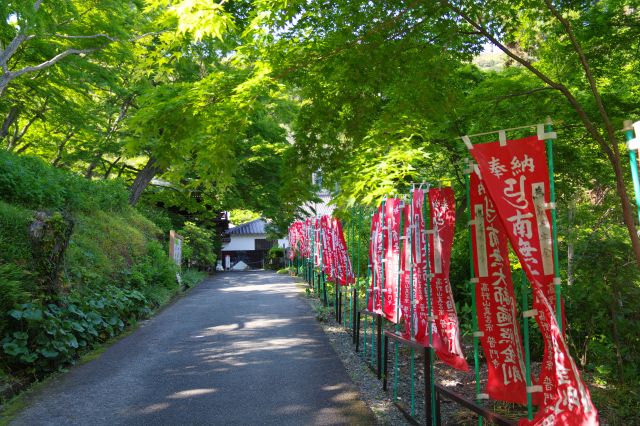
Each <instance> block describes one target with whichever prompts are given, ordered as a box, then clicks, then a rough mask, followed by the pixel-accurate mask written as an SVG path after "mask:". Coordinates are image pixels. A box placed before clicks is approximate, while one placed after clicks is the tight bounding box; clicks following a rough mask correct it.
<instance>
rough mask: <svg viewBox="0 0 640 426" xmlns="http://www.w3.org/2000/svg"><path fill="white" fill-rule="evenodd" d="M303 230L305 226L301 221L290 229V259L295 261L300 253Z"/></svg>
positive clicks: (294, 223)
mask: <svg viewBox="0 0 640 426" xmlns="http://www.w3.org/2000/svg"><path fill="white" fill-rule="evenodd" d="M302 228H303V224H302V222H301V221H299V220H298V221H296V222H293V223H292V224H291V226H290V227H289V246H290V247H291V250H290V251H289V259H291V260H293V259H295V257H296V252H298V253H300V246H299V244H300V240H301V238H302Z"/></svg>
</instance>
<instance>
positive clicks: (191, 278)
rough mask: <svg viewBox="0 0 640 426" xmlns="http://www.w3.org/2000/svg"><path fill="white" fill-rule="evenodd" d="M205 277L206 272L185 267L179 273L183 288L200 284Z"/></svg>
mask: <svg viewBox="0 0 640 426" xmlns="http://www.w3.org/2000/svg"><path fill="white" fill-rule="evenodd" d="M206 277H207V273H206V272H202V271H198V270H195V269H187V270H185V271H183V272H182V273H181V274H180V278H181V279H182V285H183V286H184V288H192V287H195V286H196V285H198V284H200V283H201V282H202V281H203V280H204V279H205V278H206Z"/></svg>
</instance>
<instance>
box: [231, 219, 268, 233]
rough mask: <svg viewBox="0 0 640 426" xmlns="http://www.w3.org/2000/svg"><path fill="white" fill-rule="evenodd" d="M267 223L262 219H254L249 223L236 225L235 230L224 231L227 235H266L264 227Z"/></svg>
mask: <svg viewBox="0 0 640 426" xmlns="http://www.w3.org/2000/svg"><path fill="white" fill-rule="evenodd" d="M266 225H267V223H266V222H265V221H264V219H256V220H252V221H251V222H247V223H243V224H242V225H238V226H236V227H235V228H231V229H228V230H227V231H226V234H227V235H255V234H266V231H265V226H266Z"/></svg>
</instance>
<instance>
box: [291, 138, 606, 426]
mask: <svg viewBox="0 0 640 426" xmlns="http://www.w3.org/2000/svg"><path fill="white" fill-rule="evenodd" d="M470 152H471V154H472V155H473V157H474V159H475V161H476V162H477V166H476V168H475V172H474V173H472V174H471V177H470V194H469V197H470V199H469V201H470V205H471V223H470V225H471V229H470V232H471V238H472V248H473V250H472V252H473V258H474V277H475V278H474V279H473V280H472V283H473V284H474V285H475V296H476V312H477V319H478V332H477V336H478V337H479V339H480V342H481V344H482V348H483V351H484V354H485V358H486V360H487V366H488V380H487V387H486V393H487V394H488V395H489V397H491V398H492V399H496V400H503V401H508V402H514V403H520V404H526V402H527V393H530V394H531V396H532V401H533V403H534V404H535V405H538V406H539V407H540V409H539V410H538V413H537V415H536V416H535V418H534V419H533V420H532V421H529V420H526V419H525V420H521V424H523V425H556V424H558V425H559V424H562V425H594V424H598V420H597V411H596V409H595V407H594V406H593V404H592V403H591V399H590V395H589V391H588V389H587V388H586V386H585V384H584V382H583V381H582V379H581V378H580V375H579V372H578V369H577V367H576V365H575V362H574V361H573V359H572V358H571V356H570V354H569V350H568V347H567V344H566V342H565V340H564V336H563V333H562V332H561V330H560V328H559V326H558V323H557V321H556V316H555V312H556V306H555V305H556V294H555V285H556V282H557V278H555V273H554V256H553V255H554V253H553V250H554V247H553V236H552V217H551V209H553V208H555V206H554V205H552V204H551V203H550V183H549V171H548V167H547V158H546V152H545V144H544V141H543V140H540V139H539V138H538V137H536V136H533V137H530V138H524V139H520V140H515V141H507V143H499V142H493V143H487V144H479V145H475V146H473V147H472V148H471V149H470ZM427 207H428V212H429V222H428V226H427V222H426V217H425V209H427ZM455 211H456V210H455V198H454V193H453V191H452V189H451V188H432V189H430V190H429V191H428V193H427V194H425V193H424V191H422V190H420V189H417V190H414V191H413V192H412V194H411V200H410V202H408V203H406V204H405V203H404V202H403V201H402V200H400V199H398V198H392V199H387V200H385V202H384V203H383V204H382V205H381V206H380V207H379V208H378V209H377V211H375V212H374V214H373V215H372V221H371V239H370V246H369V262H370V267H371V281H370V289H369V299H368V310H369V311H371V312H373V313H376V314H380V315H383V316H384V318H386V319H387V320H388V321H391V322H393V323H403V327H402V332H403V335H404V337H406V338H412V339H415V340H416V341H417V342H419V343H420V344H422V345H424V346H425V347H426V346H432V347H433V349H434V351H435V353H436V355H437V356H438V357H439V358H440V359H441V360H442V361H443V362H445V363H447V364H448V365H450V366H452V367H454V368H457V369H461V370H468V368H469V367H468V365H467V363H466V361H465V358H464V355H463V353H462V347H461V344H460V327H459V322H458V316H457V312H456V308H455V302H454V299H453V293H452V289H451V283H450V281H449V265H450V258H451V249H452V245H453V237H454V229H455V219H456V218H455ZM289 233H290V237H289V238H290V241H291V245H292V247H299V248H300V252H301V254H302V255H303V256H305V257H310V256H311V255H312V254H313V253H314V250H313V249H312V248H311V246H312V245H313V241H315V242H318V241H319V242H320V243H321V246H322V249H319V248H318V249H316V250H315V254H316V264H320V263H321V264H322V265H323V267H324V270H325V272H326V273H327V274H328V275H330V277H334V278H330V279H333V280H334V281H336V282H340V283H341V284H343V285H345V284H347V283H350V282H352V280H351V279H350V278H349V277H350V276H349V272H350V271H351V264H350V262H349V258H348V254H347V252H346V246H345V245H344V237H343V236H342V229H341V225H340V223H339V221H337V220H336V219H332V218H328V217H327V218H322V219H320V220H319V221H315V222H314V221H313V220H307V221H306V222H296V223H294V224H293V225H292V227H291V228H290V231H289ZM334 240H335V241H334ZM316 244H317V243H316ZM509 244H510V245H511V247H512V248H513V250H514V252H515V253H516V255H517V256H518V259H519V261H520V264H521V265H522V268H523V270H524V272H525V274H526V276H527V278H528V280H529V282H530V283H531V286H532V289H533V309H531V310H528V311H526V312H524V313H522V314H523V315H524V316H525V318H529V317H534V318H535V320H536V322H537V324H538V329H539V330H540V332H541V333H542V337H543V342H544V356H543V360H542V368H541V371H540V374H539V376H538V377H531V378H530V383H531V386H527V377H526V375H527V373H526V369H525V360H524V349H523V345H522V339H521V336H520V326H519V321H518V317H519V316H518V309H517V300H516V297H515V294H514V288H513V281H512V278H511V266H510V262H509ZM427 247H428V252H427ZM325 251H326V252H327V256H325ZM319 252H320V253H322V260H321V261H320V260H319V259H318V253H319ZM329 253H330V254H329ZM351 277H352V272H351ZM562 318H563V322H564V312H562ZM563 329H564V327H563ZM430 339H431V343H430Z"/></svg>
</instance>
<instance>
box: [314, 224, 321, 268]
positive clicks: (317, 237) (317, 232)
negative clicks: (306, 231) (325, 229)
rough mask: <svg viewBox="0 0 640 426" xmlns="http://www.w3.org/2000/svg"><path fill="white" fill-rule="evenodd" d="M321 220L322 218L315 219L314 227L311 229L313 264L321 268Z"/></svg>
mask: <svg viewBox="0 0 640 426" xmlns="http://www.w3.org/2000/svg"><path fill="white" fill-rule="evenodd" d="M321 219H322V218H316V219H315V220H314V227H313V245H314V251H313V257H314V260H313V264H314V266H316V267H321V266H322V231H321V229H320V221H321Z"/></svg>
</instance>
